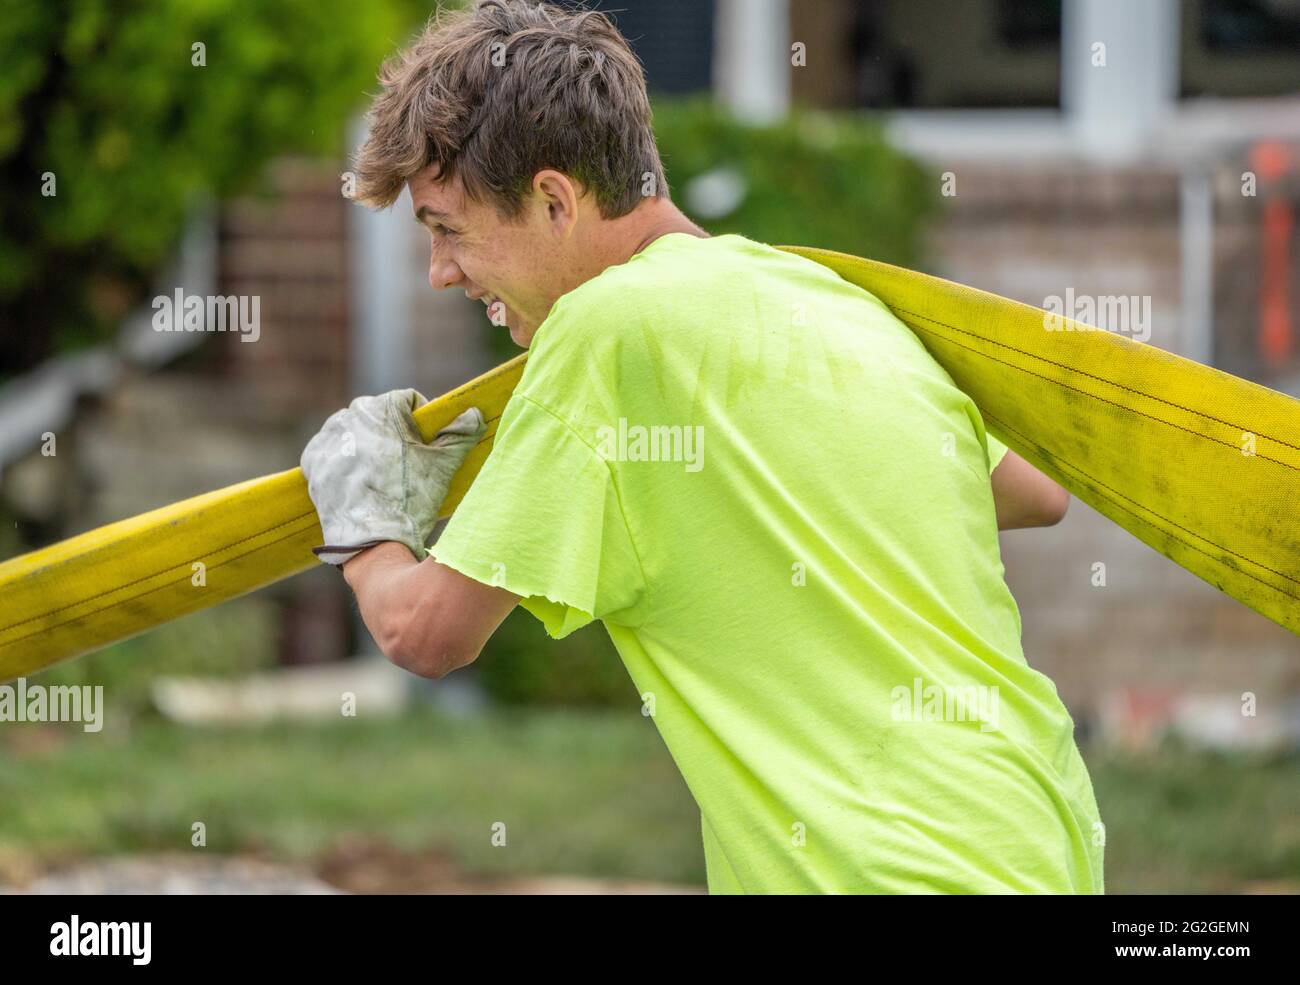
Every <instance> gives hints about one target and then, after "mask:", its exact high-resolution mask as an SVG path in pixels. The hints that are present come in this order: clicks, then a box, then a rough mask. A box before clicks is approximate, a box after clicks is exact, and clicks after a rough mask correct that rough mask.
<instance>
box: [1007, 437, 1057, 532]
mask: <svg viewBox="0 0 1300 985" xmlns="http://www.w3.org/2000/svg"><path fill="white" fill-rule="evenodd" d="M991 478H992V482H993V503H994V506H995V508H996V510H997V517H998V529H999V530H1017V529H1020V528H1022V527H1050V526H1052V525H1053V524H1056V523H1059V522H1060V521H1061V517H1063V516H1065V510H1066V508H1067V507H1068V506H1069V505H1070V494H1069V493H1068V492H1066V491H1065V490H1064V489H1062V488H1061V487H1060V486H1058V485H1057V484H1056V483H1055V482H1053V481H1052V480H1051V479H1049V478H1048V477H1047V476H1045V475H1043V473H1042V472H1039V471H1038V469H1036V468H1034V467H1033V466H1032V465H1030V464H1029V463H1028V462H1026V461H1025V460H1024V459H1023V458H1021V457H1020V456H1019V455H1017V454H1016V453H1015V452H1013V451H1011V450H1008V451H1007V453H1006V454H1005V455H1004V456H1003V457H1002V461H1000V462H999V463H998V465H997V468H995V469H994V470H993V475H992V477H991Z"/></svg>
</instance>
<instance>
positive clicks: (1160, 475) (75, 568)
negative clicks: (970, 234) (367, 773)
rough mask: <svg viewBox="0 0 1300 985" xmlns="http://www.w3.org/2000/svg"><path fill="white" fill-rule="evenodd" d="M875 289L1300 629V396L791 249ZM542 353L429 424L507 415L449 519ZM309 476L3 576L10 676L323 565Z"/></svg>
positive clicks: (1173, 542) (1176, 548) (990, 392)
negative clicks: (474, 413) (473, 415)
mask: <svg viewBox="0 0 1300 985" xmlns="http://www.w3.org/2000/svg"><path fill="white" fill-rule="evenodd" d="M786 249H789V250H790V251H791V252H794V253H798V254H800V255H802V256H806V257H808V258H810V259H813V260H816V261H817V262H819V263H822V264H825V265H826V266H827V267H830V268H831V269H832V270H835V271H836V272H837V273H839V274H840V275H841V276H842V277H844V278H845V279H847V280H849V281H851V282H853V283H855V284H858V285H860V286H861V287H864V288H866V289H867V290H868V291H870V292H871V293H872V294H874V295H875V296H876V297H878V298H879V299H880V300H881V301H883V302H884V303H885V304H886V305H888V306H889V308H890V309H891V310H892V311H893V312H894V314H895V315H897V316H898V317H899V318H900V319H901V320H902V321H903V322H905V323H906V324H907V325H908V326H909V327H910V328H911V329H912V330H913V331H915V332H916V333H917V335H918V336H919V337H920V338H921V340H922V341H923V342H924V343H925V345H926V347H927V348H928V349H929V351H930V352H931V354H932V355H933V356H934V357H935V359H936V360H938V362H939V363H940V364H942V365H943V367H944V368H945V369H946V370H947V371H948V373H949V374H950V375H951V376H952V378H953V380H954V382H955V383H956V384H957V385H958V386H959V387H961V388H962V389H963V390H964V391H965V392H966V393H968V394H970V396H971V397H972V398H973V399H974V401H975V403H976V404H977V405H978V407H979V409H980V412H981V413H982V414H983V416H984V419H985V421H986V422H987V424H988V425H989V427H990V429H991V430H992V431H994V432H995V433H996V434H997V435H998V436H999V437H1000V438H1002V439H1003V441H1005V442H1006V444H1007V445H1008V446H1009V447H1011V448H1013V449H1014V450H1015V451H1017V452H1018V453H1020V455H1022V456H1023V457H1024V458H1025V459H1027V460H1028V461H1029V462H1031V463H1032V464H1034V465H1035V466H1036V467H1038V468H1039V469H1041V470H1042V471H1043V472H1045V473H1047V474H1048V475H1050V476H1051V477H1052V478H1053V479H1055V480H1056V481H1057V482H1059V483H1061V485H1063V486H1064V487H1065V488H1066V489H1068V490H1069V491H1070V492H1071V493H1073V494H1074V495H1075V496H1077V497H1078V498H1079V499H1081V500H1083V501H1084V502H1086V503H1088V504H1089V505H1090V506H1092V507H1093V508H1094V509H1096V510H1098V511H1099V512H1101V513H1103V514H1104V515H1105V516H1107V517H1109V518H1110V519H1111V520H1113V521H1114V522H1116V523H1118V524H1119V525H1120V526H1121V527H1123V528H1124V529H1126V530H1128V531H1129V532H1130V533H1132V534H1133V535H1134V536H1136V537H1138V538H1140V539H1141V540H1143V541H1144V542H1146V543H1147V544H1149V545H1150V546H1152V547H1153V548H1155V549H1156V550H1157V551H1159V552H1160V553H1162V554H1164V555H1165V556H1167V557H1169V558H1171V559H1173V560H1174V561H1176V562H1177V563H1178V564H1180V565H1182V566H1183V567H1184V568H1187V569H1188V570H1189V571H1191V572H1193V573H1194V574H1196V575H1198V576H1199V577H1201V578H1203V579H1205V580H1206V581H1208V582H1209V583H1210V584H1212V585H1214V586H1216V587H1217V588H1219V589H1220V590H1222V591H1223V592H1226V593H1227V594H1228V595H1231V596H1232V597H1233V598H1236V599H1239V600H1240V601H1242V602H1244V603H1246V604H1247V605H1248V606H1250V607H1251V608H1253V609H1255V610H1256V611H1257V612H1259V613H1261V614H1263V615H1265V616H1267V617H1268V618H1270V619H1272V620H1274V621H1275V622H1277V623H1280V624H1281V625H1283V626H1285V627H1286V628H1288V629H1290V630H1291V631H1292V632H1295V633H1300V608H1298V607H1297V603H1298V602H1300V536H1298V531H1300V527H1298V525H1297V522H1296V519H1295V511H1296V508H1297V504H1300V401H1296V400H1294V399H1292V398H1291V397H1288V396H1285V395H1283V394H1280V393H1277V392H1275V391H1273V390H1269V389H1266V388H1265V387H1261V386H1257V385H1255V384H1253V383H1248V382H1246V381H1245V380H1241V379H1238V378H1236V377H1234V376H1230V375H1228V374H1226V373H1222V372H1219V371H1217V370H1214V369H1210V368H1208V367H1205V366H1201V365H1199V364H1197V363H1194V362H1191V361H1189V360H1187V359H1183V358H1181V357H1179V356H1175V355H1172V354H1170V353H1168V352H1165V351H1163V350H1161V349H1158V348H1155V347H1153V346H1148V345H1143V344H1141V343H1138V342H1133V341H1131V340H1129V339H1126V338H1123V337H1121V336H1119V335H1116V334H1114V333H1112V332H1106V331H1097V330H1093V329H1090V328H1089V327H1088V326H1085V325H1081V324H1079V323H1076V322H1072V321H1070V320H1068V319H1064V320H1063V321H1062V322H1061V329H1062V330H1058V331H1051V330H1049V329H1048V327H1047V324H1046V323H1045V319H1044V314H1045V313H1044V312H1043V311H1042V310H1041V309H1038V308H1034V307H1030V306H1028V305H1024V304H1020V303H1018V302H1015V301H1009V300H1007V299H1006V298H1001V297H998V296H997V295H994V294H988V293H986V292H984V291H977V290H975V289H973V288H969V287H964V286H962V285H960V284H954V283H952V282H950V281H946V280H942V279H940V278H937V277H931V276H929V275H927V274H922V273H918V272H916V271H912V270H906V269H903V268H901V267H894V266H890V265H889V264H884V263H877V262H875V261H872V260H864V259H861V258H859V257H853V256H849V255H847V254H843V253H833V252H831V251H828V250H816V249H806V248H802V247H786ZM525 358H526V355H521V356H519V357H517V358H515V359H513V360H511V361H510V362H508V363H506V364H504V365H502V366H500V367H498V368H497V369H494V370H492V371H491V372H489V373H486V374H485V375H483V376H481V377H479V378H478V379H476V380H473V381H471V382H470V383H467V384H466V385H464V386H462V387H459V388H458V389H456V390H453V391H451V392H450V393H447V394H445V395H444V396H442V397H439V398H437V399H436V400H433V401H430V403H429V404H427V405H426V406H424V407H422V408H420V410H419V411H417V412H416V415H415V416H416V421H417V423H418V424H419V426H420V430H421V433H422V434H423V436H424V437H425V439H426V440H428V439H429V438H431V437H432V436H433V435H434V434H436V433H437V432H438V430H440V429H441V428H442V427H444V426H445V425H446V424H448V423H450V421H451V420H452V419H453V418H455V417H456V416H457V415H458V414H460V413H461V412H462V411H463V410H464V409H465V408H467V407H470V406H477V407H479V408H480V409H481V410H482V411H483V413H484V416H485V417H487V418H488V420H489V429H488V433H487V435H486V436H485V437H484V439H483V441H482V442H481V443H480V444H479V446H478V447H477V448H476V449H475V450H474V452H473V453H472V454H471V455H470V457H469V459H468V460H467V461H466V463H465V465H464V466H463V467H462V469H461V471H460V472H459V473H458V474H457V476H456V479H455V481H454V482H453V484H452V487H451V491H450V493H449V494H448V497H447V500H446V502H445V503H444V504H443V509H442V512H443V515H450V513H451V511H452V510H454V509H455V508H456V505H457V504H458V503H459V502H460V500H461V498H462V497H463V496H464V493H465V490H466V489H468V488H469V485H470V483H471V482H472V481H473V479H474V476H475V475H477V474H478V470H479V468H480V467H481V466H482V464H483V461H484V459H485V458H486V457H487V454H488V451H489V450H490V448H491V444H492V438H493V435H494V434H495V431H496V423H497V420H498V419H499V418H500V416H501V412H502V409H503V408H504V407H505V404H506V401H507V400H508V399H509V397H510V394H511V392H512V391H513V389H514V387H515V384H516V383H517V382H518V380H519V377H520V374H521V373H522V371H523V366H524V360H525ZM320 542H321V531H320V524H319V522H318V521H317V518H316V513H315V510H314V509H313V507H312V503H311V500H310V499H309V498H308V495H307V486H306V482H305V481H304V479H303V476H302V472H301V470H299V469H291V470H289V471H287V472H281V473H278V474H276V475H271V476H266V477H264V478H261V479H253V480H250V481H248V482H243V483H239V484H238V485H234V486H230V487H228V488H226V489H220V490H217V491H216V492H211V493H207V494H205V495H202V496H196V497H194V498H193V499H187V500H185V501H183V502H180V503H175V504H173V505H171V506H166V507H163V508H162V509H158V510H154V511H152V512H150V513H145V514H142V515H141V516H137V517H133V518H131V519H128V520H122V521H120V522H118V523H113V524H110V525H108V526H106V527H101V528H99V529H97V530H91V531H89V532H87V533H84V534H81V535H80V536H77V537H73V538H70V539H68V540H65V541H63V542H61V543H58V544H54V545H53V546H51V547H46V548H43V549H41V550H37V551H33V552H32V553H30V554H26V555H23V556H21V557H17V558H14V559H12V560H9V561H6V562H4V563H0V681H5V680H10V679H12V678H15V677H18V676H22V675H26V674H30V673H32V672H34V671H38V670H40V669H42V668H44V667H48V666H50V665H52V664H54V663H57V662H58V661H61V660H65V659H68V658H70V657H75V656H78V655H79V654H83V653H87V652H89V651H91V650H95V649H98V648H99V647H103V646H106V645H107V644H109V643H113V642H116V641H118V640H122V639H126V638H127V637H130V636H134V635H135V634H137V633H141V632H143V631H145V630H147V629H150V628H152V627H154V626H157V625H159V624H160V623H163V622H166V621H168V620H170V619H175V618H177V617H178V616H182V615H185V614H187V613H190V612H195V611H197V610H199V609H204V608H207V607H208V606H211V605H216V604H217V603H218V602H223V601H225V600H226V599H231V598H235V597H237V596H239V595H243V594H245V593H247V592H250V591H252V590H254V589H256V588H260V587H261V586H263V585H267V584H269V583H271V582H274V581H277V580H279V579H281V578H286V577H288V576H289V575H292V574H296V573H297V572H299V571H302V570H304V569H305V568H309V567H312V566H314V565H317V564H319V563H320V562H319V561H318V560H317V559H316V557H315V555H313V554H312V552H311V547H312V546H314V545H316V544H319V543H320Z"/></svg>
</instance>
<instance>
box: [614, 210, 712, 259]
mask: <svg viewBox="0 0 1300 985" xmlns="http://www.w3.org/2000/svg"><path fill="white" fill-rule="evenodd" d="M655 204H656V206H657V207H656V209H655V214H654V215H650V216H647V219H648V222H647V223H644V224H642V227H641V228H640V229H638V230H637V231H636V232H637V233H639V234H640V235H639V237H638V238H637V239H636V244H635V246H633V248H632V252H631V253H629V254H628V256H627V258H628V259H629V260H630V259H631V258H632V257H633V256H635V255H636V254H638V253H640V252H641V251H642V250H644V249H645V248H646V247H647V246H649V245H650V244H651V243H653V242H654V241H655V240H657V239H658V238H659V237H660V236H667V235H668V234H669V233H688V234H689V235H691V236H699V237H700V238H702V239H708V237H709V234H708V233H706V232H705V231H704V230H703V229H701V228H700V227H699V226H697V225H696V224H695V223H693V222H691V220H690V219H688V218H686V216H685V215H684V214H683V213H682V210H681V209H679V208H678V207H677V206H676V205H674V204H673V203H672V202H670V201H668V200H667V199H658V200H657V201H656V203H655Z"/></svg>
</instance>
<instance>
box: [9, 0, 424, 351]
mask: <svg viewBox="0 0 1300 985" xmlns="http://www.w3.org/2000/svg"><path fill="white" fill-rule="evenodd" d="M120 7H121V5H119V4H114V3H109V2H107V0H64V2H61V3H48V2H42V0H15V2H10V3H7V4H6V5H5V12H4V16H3V17H0V65H3V66H4V68H3V71H0V216H3V221H0V372H4V371H6V370H7V371H9V372H16V371H21V370H23V369H26V368H29V367H30V366H32V365H34V364H35V363H37V362H39V361H40V360H41V359H43V358H45V357H47V356H48V355H50V353H51V352H52V351H54V350H55V349H56V348H62V347H66V346H73V345H77V344H80V343H82V342H90V341H96V340H100V339H103V338H105V337H106V336H107V333H108V332H109V331H111V329H112V328H113V326H114V324H115V322H116V320H117V318H119V317H120V316H121V315H122V314H123V313H124V312H125V310H127V309H128V308H129V307H130V305H131V304H132V303H134V302H136V301H138V300H139V299H140V297H141V296H142V294H143V292H144V290H145V289H146V288H147V287H148V277H149V275H150V274H151V273H152V272H153V270H154V269H155V268H156V267H157V266H158V264H159V263H160V262H161V261H162V260H164V259H165V258H166V257H167V256H168V254H169V252H170V250H171V249H172V248H173V246H174V244H175V243H176V241H177V238H178V236H179V234H180V232H181V230H182V227H183V223H184V220H185V217H186V214H187V210H188V209H189V208H190V206H191V203H192V201H193V199H194V197H195V195H197V194H205V195H209V194H210V195H215V196H221V195H224V194H227V193H229V192H233V191H237V190H241V189H245V188H247V187H248V186H249V185H250V184H251V183H252V182H254V181H255V180H256V178H257V176H258V174H259V172H260V171H261V168H262V165H263V164H264V163H265V162H266V161H267V160H268V159H269V158H270V157H272V156H273V155H276V154H279V153H283V152H286V151H301V152H308V153H310V152H316V153H324V154H327V155H330V156H333V157H338V158H339V160H340V163H342V151H343V149H344V143H343V138H344V127H345V125H346V123H347V121H348V119H349V117H350V115H351V114H352V113H353V112H354V111H356V110H358V109H360V108H362V107H363V106H364V104H365V101H366V93H367V92H368V91H371V90H374V89H375V88H377V86H376V83H375V72H376V70H377V68H378V66H379V64H380V62H381V61H382V60H383V58H385V57H386V56H387V55H389V54H390V53H391V51H392V50H393V48H394V47H395V46H396V45H397V44H399V43H401V42H403V41H404V40H405V39H406V37H407V36H408V35H409V34H410V33H412V31H413V29H414V28H415V27H417V26H418V25H419V23H420V21H421V20H422V19H423V17H424V16H426V15H427V13H428V11H429V9H430V8H431V3H430V2H427V0H371V2H367V3H354V2H352V0H284V2H279V3H268V4H263V3H259V4H245V3H240V2H238V0H202V2H196V0H153V2H152V3H149V4H144V5H138V7H137V8H136V9H135V10H134V11H133V12H132V13H129V14H128V13H127V12H126V11H125V10H123V9H120ZM199 43H201V44H202V45H204V46H205V51H204V52H203V55H204V61H205V64H203V65H202V66H198V65H196V64H194V61H196V60H197V59H196V56H195V51H194V49H193V46H194V45H195V44H199ZM341 170H342V167H340V171H341ZM47 173H49V174H52V175H53V176H54V181H55V192H56V194H54V195H53V196H48V195H43V194H42V187H43V180H44V179H43V175H46V174H47Z"/></svg>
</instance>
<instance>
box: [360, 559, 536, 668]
mask: <svg viewBox="0 0 1300 985" xmlns="http://www.w3.org/2000/svg"><path fill="white" fill-rule="evenodd" d="M343 577H344V578H345V579H346V580H347V583H348V584H349V585H350V586H352V590H353V592H355V593H356V596H357V606H358V607H359V608H360V609H361V618H362V619H363V620H365V623H366V628H368V629H369V630H370V635H371V636H373V637H374V638H375V641H376V642H377V643H378V644H379V648H380V649H381V650H383V651H384V655H385V656H386V657H388V659H389V660H391V661H392V662H393V663H395V664H396V665H397V666H399V667H401V668H403V669H405V670H409V671H410V672H411V673H413V674H419V675H420V676H421V677H435V678H439V677H444V676H445V675H447V674H449V673H451V672H452V671H453V670H456V669H458V668H460V667H464V666H466V665H467V664H471V663H473V662H474V661H475V660H476V659H478V655H479V654H480V653H481V652H482V650H483V644H485V643H486V642H487V641H488V638H489V637H490V636H491V635H492V634H493V633H494V632H496V629H497V627H498V626H500V625H501V623H502V621H503V620H504V619H505V617H506V616H508V615H509V614H510V611H511V610H512V609H513V608H514V607H515V606H516V605H517V604H518V602H519V598H520V597H519V596H518V595H515V594H514V593H513V592H507V591H506V590H505V589H504V588H495V587H493V586H491V585H484V584H483V583H482V582H478V581H475V580H474V579H473V578H466V577H465V576H464V575H462V574H461V573H460V572H459V571H456V570H454V569H453V568H449V567H447V566H446V565H442V564H439V563H438V562H437V561H435V560H434V559H433V558H430V557H426V558H425V559H424V560H423V561H416V560H415V558H413V557H412V556H411V552H410V550H409V549H407V547H406V546H405V545H403V544H398V543H395V542H392V541H389V542H386V543H383V544H379V545H377V546H375V547H372V548H370V549H369V550H365V551H362V552H361V553H360V554H358V555H357V556H356V557H354V558H352V559H351V560H350V561H348V562H347V563H346V564H344V565H343Z"/></svg>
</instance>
